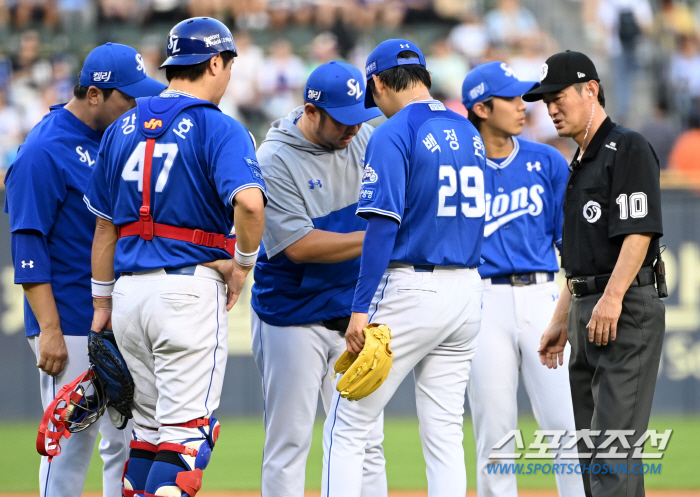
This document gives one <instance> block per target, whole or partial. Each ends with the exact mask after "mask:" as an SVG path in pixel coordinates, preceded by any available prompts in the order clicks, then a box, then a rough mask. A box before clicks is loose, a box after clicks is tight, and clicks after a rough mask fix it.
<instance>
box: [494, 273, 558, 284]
mask: <svg viewBox="0 0 700 497" xmlns="http://www.w3.org/2000/svg"><path fill="white" fill-rule="evenodd" d="M547 281H554V273H547ZM491 283H492V284H494V285H510V286H526V285H534V284H536V283H537V273H520V274H509V275H506V276H496V277H494V278H491Z"/></svg>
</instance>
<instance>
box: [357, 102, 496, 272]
mask: <svg viewBox="0 0 700 497" xmlns="http://www.w3.org/2000/svg"><path fill="white" fill-rule="evenodd" d="M485 155H486V154H485V151H484V145H483V142H482V141H481V136H480V135H479V132H478V131H477V130H476V128H474V126H473V125H472V124H471V123H470V122H469V121H468V120H467V119H466V118H464V117H462V116H460V115H459V114H457V113H455V112H452V111H450V110H447V109H446V108H445V106H444V105H443V104H442V103H440V102H438V101H436V100H429V101H420V102H415V103H410V104H408V105H407V106H406V107H404V108H403V109H402V110H401V111H399V112H398V113H397V114H395V115H394V116H393V117H391V118H390V119H389V120H387V121H386V122H385V123H383V124H382V125H381V126H379V127H378V128H377V129H376V130H375V131H374V133H373V134H372V136H371V137H370V140H369V143H368V145H367V151H366V153H365V170H364V174H363V178H362V189H361V190H360V200H359V205H358V209H357V213H358V215H359V216H362V217H369V216H371V215H373V214H380V215H383V216H388V217H391V218H393V219H395V220H396V221H398V222H399V224H400V227H399V231H398V234H397V236H396V244H395V245H394V250H393V252H392V255H391V261H400V262H404V263H407V264H425V265H430V264H434V265H439V266H461V267H475V266H478V265H479V264H480V259H481V244H482V240H483V236H484V213H485V201H484V166H485Z"/></svg>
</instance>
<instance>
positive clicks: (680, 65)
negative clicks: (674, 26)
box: [669, 36, 700, 125]
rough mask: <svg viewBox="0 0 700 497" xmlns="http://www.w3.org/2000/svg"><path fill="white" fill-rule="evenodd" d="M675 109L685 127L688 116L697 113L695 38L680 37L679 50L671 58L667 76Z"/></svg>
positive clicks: (699, 73)
mask: <svg viewBox="0 0 700 497" xmlns="http://www.w3.org/2000/svg"><path fill="white" fill-rule="evenodd" d="M669 83H670V85H671V90H672V94H673V97H674V100H675V108H676V111H677V113H678V115H679V117H680V119H681V122H682V123H683V124H684V125H686V124H687V121H688V118H689V116H690V115H691V114H692V113H694V112H697V98H698V97H700V50H699V49H698V40H697V39H696V38H695V36H682V37H681V42H680V47H679V50H678V52H677V53H676V54H674V55H673V57H672V58H671V68H670V75H669Z"/></svg>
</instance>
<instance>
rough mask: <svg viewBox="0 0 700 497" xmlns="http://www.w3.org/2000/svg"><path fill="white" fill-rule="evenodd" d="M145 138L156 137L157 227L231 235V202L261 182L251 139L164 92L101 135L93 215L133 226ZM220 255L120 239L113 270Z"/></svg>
mask: <svg viewBox="0 0 700 497" xmlns="http://www.w3.org/2000/svg"><path fill="white" fill-rule="evenodd" d="M146 138H155V140H156V141H155V146H154V149H153V161H152V169H151V198H150V204H151V213H152V215H153V221H154V222H155V223H161V224H167V225H171V226H177V227H182V228H189V229H192V230H197V229H199V230H203V231H205V232H209V233H220V234H224V235H225V234H228V233H229V232H230V231H231V219H232V218H233V205H232V204H233V198H234V196H235V195H236V193H238V192H239V191H241V190H244V189H246V188H259V189H260V190H262V191H263V194H265V183H264V181H263V176H262V173H261V171H260V168H259V166H258V162H257V159H256V156H255V147H254V144H253V138H252V137H251V135H250V133H249V132H248V130H247V129H245V127H243V125H241V124H240V123H239V122H237V121H236V120H234V119H233V118H231V117H229V116H227V115H225V114H223V113H222V112H221V111H220V110H219V109H218V108H217V107H216V106H215V105H214V104H212V103H210V102H206V101H202V100H197V99H195V98H193V97H191V96H188V95H187V94H184V93H181V92H174V91H166V92H164V93H162V94H161V96H159V97H153V98H141V99H138V100H137V106H136V108H135V109H133V110H131V111H129V112H127V113H126V114H124V115H123V116H122V117H121V118H120V119H118V120H117V121H115V123H114V124H112V125H111V126H110V127H109V128H107V131H106V132H105V134H104V137H103V138H102V143H101V146H100V152H99V154H98V158H97V161H96V164H95V167H94V169H93V172H92V176H91V178H90V183H89V186H88V189H87V192H86V194H85V203H86V204H87V206H88V208H89V209H90V211H92V212H93V213H94V214H96V215H98V216H100V217H102V218H104V219H107V220H108V221H111V222H113V223H114V224H115V225H117V226H121V225H125V224H128V223H132V222H135V221H138V219H139V209H140V207H141V205H142V199H143V171H144V158H145V151H146ZM227 258H230V255H229V254H228V253H227V252H226V251H225V250H223V249H219V248H214V247H205V246H202V245H195V244H193V243H190V242H186V241H181V240H173V239H169V238H161V237H154V238H153V240H149V241H147V240H143V239H142V238H141V237H140V236H138V235H135V236H126V237H123V238H120V239H119V241H118V242H117V247H116V251H115V256H114V268H115V270H116V271H118V272H123V271H148V270H151V269H159V268H168V267H170V268H178V267H183V266H189V265H194V264H199V263H202V262H208V261H213V260H216V259H227Z"/></svg>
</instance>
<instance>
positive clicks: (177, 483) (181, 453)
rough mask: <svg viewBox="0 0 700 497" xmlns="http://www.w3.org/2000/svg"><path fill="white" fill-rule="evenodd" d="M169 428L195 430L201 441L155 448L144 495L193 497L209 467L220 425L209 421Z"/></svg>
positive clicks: (195, 421)
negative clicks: (156, 450)
mask: <svg viewBox="0 0 700 497" xmlns="http://www.w3.org/2000/svg"><path fill="white" fill-rule="evenodd" d="M170 426H180V427H184V428H196V429H197V431H198V432H199V433H198V434H199V435H203V437H204V438H192V439H188V440H185V441H184V442H182V443H167V442H165V443H161V444H160V445H158V454H156V457H155V460H154V461H153V466H151V471H150V473H149V474H148V481H147V482H146V492H145V495H146V496H147V497H161V496H162V497H185V496H187V497H195V495H197V492H199V490H200V489H201V488H202V474H203V470H204V469H205V468H206V467H207V465H208V464H209V460H210V459H211V451H212V449H213V448H214V444H215V443H216V439H217V438H218V437H219V422H218V421H217V420H216V418H215V417H211V418H202V419H195V420H193V421H189V422H187V423H181V424H178V425H170Z"/></svg>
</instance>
